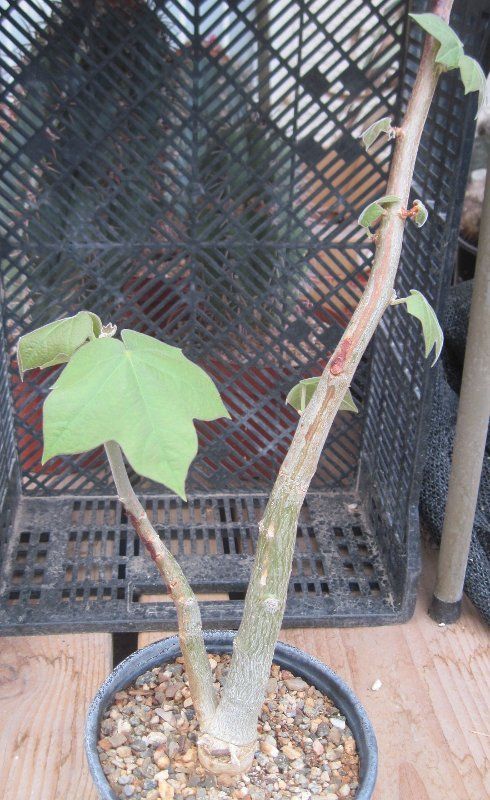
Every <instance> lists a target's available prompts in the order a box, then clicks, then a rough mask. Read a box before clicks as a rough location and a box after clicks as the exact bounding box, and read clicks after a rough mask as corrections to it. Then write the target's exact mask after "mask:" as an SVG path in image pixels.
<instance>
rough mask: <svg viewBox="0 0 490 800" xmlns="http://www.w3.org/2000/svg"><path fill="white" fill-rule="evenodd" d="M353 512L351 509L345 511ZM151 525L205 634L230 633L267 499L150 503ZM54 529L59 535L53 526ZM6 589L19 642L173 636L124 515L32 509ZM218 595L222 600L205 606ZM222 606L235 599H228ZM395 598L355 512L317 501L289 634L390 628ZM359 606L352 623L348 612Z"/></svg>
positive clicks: (0, 621) (39, 505)
mask: <svg viewBox="0 0 490 800" xmlns="http://www.w3.org/2000/svg"><path fill="white" fill-rule="evenodd" d="M349 501H350V502H349ZM143 502H145V506H146V509H147V513H148V516H149V517H150V519H151V520H152V522H153V524H154V525H155V527H156V529H157V531H158V533H159V535H160V536H161V538H162V540H163V541H164V542H165V544H166V545H167V547H168V548H169V549H170V550H171V552H172V553H173V554H174V555H175V556H176V557H177V558H178V560H179V563H180V564H181V566H182V567H183V569H184V572H185V574H186V575H187V577H188V578H189V579H190V581H191V583H192V585H193V587H194V589H195V591H197V592H198V593H206V595H207V596H208V599H207V600H205V601H203V602H202V604H201V605H202V615H203V621H204V624H205V625H208V626H210V625H219V626H220V627H227V626H228V627H229V626H232V627H235V626H236V625H237V624H238V623H239V621H240V618H241V613H242V599H243V596H244V591H245V589H246V586H247V583H248V578H249V574H250V567H251V563H252V560H253V554H254V552H255V546H256V542H257V536H258V522H259V521H260V519H261V518H262V515H263V512H264V508H265V504H266V502H267V496H266V495H265V494H255V495H234V496H230V495H222V496H216V495H211V496H209V495H207V496H206V497H190V498H189V503H188V504H184V503H182V501H181V500H179V499H176V498H174V497H170V496H168V497H148V498H146V500H144V501H143ZM55 520H56V526H55V525H54V521H55ZM10 552H11V559H10V564H11V567H10V570H9V573H8V574H5V576H4V579H3V580H2V581H1V582H0V626H1V627H2V628H3V629H4V631H5V632H8V631H9V630H19V629H20V628H21V626H22V630H23V631H24V632H35V631H36V629H37V628H38V627H39V626H42V628H43V630H50V629H52V630H67V631H68V630H69V631H72V630H82V629H84V628H87V627H88V628H90V629H99V630H116V631H117V630H121V629H123V628H124V629H126V630H127V629H129V630H130V629H138V630H141V629H144V628H151V627H155V625H157V626H163V628H164V629H165V630H168V628H169V627H170V628H172V627H173V626H174V625H175V612H174V608H173V604H172V603H171V602H169V599H170V598H169V597H168V595H166V594H165V590H164V588H163V586H162V583H161V579H160V577H159V575H158V572H157V570H156V568H155V567H154V565H153V563H152V562H151V560H150V559H149V558H148V557H147V555H146V554H145V553H142V552H141V551H140V542H139V539H138V537H137V536H136V534H135V533H134V530H133V528H132V526H131V525H130V524H128V521H127V519H126V516H125V514H124V512H123V510H122V509H121V506H120V505H119V503H118V502H117V501H115V500H113V499H112V498H94V499H91V500H88V499H87V500H72V501H71V502H68V501H67V500H65V499H59V498H49V499H40V500H39V499H33V498H25V499H24V500H23V501H22V503H21V506H20V509H19V511H18V513H17V516H16V525H15V530H13V531H12V537H11V541H10ZM213 593H214V594H216V600H212V599H209V596H210V595H212V594H213ZM227 597H228V598H229V599H227ZM393 603H394V598H393V596H392V594H391V589H390V582H389V579H388V576H387V574H386V571H385V569H384V566H383V563H382V559H381V558H380V554H379V552H378V549H377V546H376V542H375V540H373V537H372V536H371V535H370V534H369V533H368V532H367V528H366V526H365V524H364V522H363V517H362V514H361V513H360V509H359V506H358V504H357V503H356V500H355V499H354V498H353V497H349V496H348V495H345V494H341V495H338V494H329V495H328V496H325V495H323V494H319V495H317V494H312V495H310V497H309V499H308V501H307V502H306V503H305V506H304V507H303V509H302V512H301V517H300V521H299V525H298V536H297V542H296V552H295V557H294V561H293V571H292V576H291V581H290V588H289V597H288V602H287V609H286V616H285V623H286V624H287V625H302V626H304V625H314V624H319V623H321V622H327V621H328V619H329V617H330V615H331V614H332V611H333V610H335V612H336V615H337V618H338V621H339V623H340V624H354V623H355V622H356V621H357V622H360V621H362V619H364V618H365V617H366V616H367V615H368V616H371V617H372V621H373V622H378V623H379V622H387V621H389V620H390V619H391V618H392V615H393V610H394V609H393ZM353 604H355V605H356V606H357V617H356V616H353V614H352V606H353Z"/></svg>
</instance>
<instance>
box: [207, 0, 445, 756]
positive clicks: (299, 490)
mask: <svg viewBox="0 0 490 800" xmlns="http://www.w3.org/2000/svg"><path fill="white" fill-rule="evenodd" d="M451 6H452V0H438V1H437V2H436V3H435V6H434V8H435V9H436V13H439V14H440V15H441V16H443V17H444V18H445V19H447V18H448V16H449V12H450V10H451ZM438 46H439V45H438V43H437V42H435V41H434V39H432V37H430V36H428V37H427V38H426V41H425V44H424V49H423V53H422V58H421V62H420V66H419V71H418V74H417V78H416V81H415V85H414V87H413V91H412V95H411V98H410V100H409V102H408V106H407V111H406V114H405V118H404V120H403V123H402V125H401V130H400V131H399V132H398V135H397V137H396V140H395V141H396V143H395V149H394V155H393V161H392V164H391V170H390V175H389V179H388V186H387V189H386V194H387V195H395V196H397V197H399V198H400V202H398V203H394V204H392V205H391V206H390V208H389V210H387V213H386V214H384V215H383V217H382V220H381V223H380V226H379V228H378V231H377V236H376V240H375V241H376V253H375V257H374V261H373V266H372V269H371V274H370V277H369V280H368V283H367V285H366V288H365V290H364V293H363V295H362V297H361V299H360V301H359V304H358V306H357V308H356V310H355V311H354V314H353V316H352V318H351V320H350V322H349V324H348V325H347V328H346V329H345V331H344V334H343V336H342V338H341V340H340V342H339V344H338V346H337V348H336V349H335V351H334V353H333V355H332V357H331V358H330V361H329V362H328V364H327V366H326V368H325V370H324V372H323V375H322V376H321V378H320V381H319V383H318V387H317V389H316V391H315V393H314V395H313V397H312V399H311V400H310V402H309V404H308V406H307V407H306V409H305V411H304V412H303V414H302V416H301V418H300V421H299V424H298V428H297V430H296V433H295V435H294V437H293V441H292V443H291V446H290V448H289V450H288V452H287V454H286V457H285V459H284V462H283V464H282V466H281V468H280V471H279V475H278V477H277V480H276V483H275V485H274V487H273V489H272V493H271V496H270V499H269V502H268V505H267V508H266V511H265V515H264V519H263V520H262V523H261V525H260V526H259V529H260V535H259V542H258V548H257V554H256V558H255V563H254V567H253V571H252V576H251V579H250V583H249V587H248V591H247V595H246V598H245V607H244V613H243V618H242V623H241V625H240V629H239V631H238V634H237V636H236V638H235V645H234V652H233V657H232V662H231V666H230V671H229V674H228V678H227V681H226V684H225V687H224V691H223V696H222V699H221V701H220V703H219V705H218V708H217V710H216V713H215V714H214V716H213V718H212V720H211V721H210V723H209V724H208V725H207V726H206V727H205V736H204V737H203V739H202V742H201V746H200V758H201V761H202V763H204V764H205V765H206V766H207V768H208V769H213V770H214V771H223V761H224V759H223V757H222V755H219V756H218V757H217V758H215V759H214V761H213V752H214V751H215V750H216V752H218V750H219V748H218V745H219V744H220V743H221V748H222V742H228V743H229V744H230V745H232V746H233V747H234V748H235V751H234V760H235V762H236V761H237V760H238V762H240V748H243V764H245V763H246V761H247V753H248V752H249V751H250V747H251V743H253V741H254V740H255V738H256V735H257V719H258V715H259V713H260V709H261V705H262V702H263V698H264V693H265V686H266V683H267V679H268V677H269V673H270V665H271V662H272V657H273V653H274V647H275V644H276V641H277V638H278V635H279V631H280V627H281V623H282V618H283V613H284V607H285V603H286V594H287V588H288V582H289V577H290V573H291V564H292V558H293V552H294V545H295V539H296V530H297V523H298V517H299V512H300V509H301V506H302V504H303V501H304V498H305V495H306V492H307V490H308V487H309V485H310V482H311V479H312V478H313V475H314V474H315V471H316V468H317V465H318V460H319V458H320V455H321V452H322V449H323V446H324V444H325V440H326V438H327V435H328V433H329V431H330V428H331V425H332V422H333V420H334V418H335V415H336V414H337V412H338V410H339V408H340V404H341V402H342V399H343V397H344V395H345V392H346V390H347V388H348V387H349V385H350V383H351V381H352V379H353V377H354V373H355V371H356V369H357V366H358V364H359V361H360V360H361V357H362V355H363V353H364V351H365V349H366V347H367V345H368V343H369V341H370V340H371V337H372V336H373V334H374V331H375V330H376V328H377V326H378V323H379V321H380V319H381V317H382V316H383V314H384V312H385V310H386V308H387V307H388V306H389V305H390V304H391V302H392V299H393V291H394V282H395V277H396V273H397V269H398V265H399V262H400V255H401V248H402V242H403V233H404V226H405V223H404V221H403V220H402V219H401V217H400V214H399V211H400V209H401V208H407V203H408V197H409V193H410V187H411V183H412V177H413V170H414V166H415V159H416V156H417V151H418V147H419V143H420V137H421V135H422V131H423V128H424V125H425V121H426V118H427V114H428V111H429V108H430V104H431V102H432V97H433V95H434V91H435V88H436V85H437V80H438V78H439V75H440V68H439V67H438V66H437V65H436V63H435V55H436V52H437V49H438ZM271 530H272V531H273V535H272V536H270V535H265V532H266V531H267V532H269V531H271ZM219 752H220V753H221V752H222V750H220V751H219ZM230 755H231V753H230ZM229 762H230V763H229V767H230V769H231V768H232V764H231V759H229ZM237 771H238V769H237Z"/></svg>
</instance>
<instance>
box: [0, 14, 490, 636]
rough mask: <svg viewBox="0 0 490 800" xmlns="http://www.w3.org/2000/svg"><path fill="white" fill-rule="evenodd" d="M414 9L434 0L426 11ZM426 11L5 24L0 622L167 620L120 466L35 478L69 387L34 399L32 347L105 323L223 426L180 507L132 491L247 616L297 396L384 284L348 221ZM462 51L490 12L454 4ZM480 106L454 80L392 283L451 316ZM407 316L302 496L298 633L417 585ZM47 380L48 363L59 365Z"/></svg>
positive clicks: (417, 365) (442, 94) (362, 616)
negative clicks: (93, 319) (120, 330)
mask: <svg viewBox="0 0 490 800" xmlns="http://www.w3.org/2000/svg"><path fill="white" fill-rule="evenodd" d="M413 7H414V9H415V10H422V9H423V8H424V7H425V4H424V3H414V4H413ZM407 12H408V5H407V3H406V2H404V0H403V1H400V2H397V0H378V1H377V2H370V3H366V2H361V0H352V2H350V3H345V4H341V5H339V3H338V2H333V1H332V2H329V1H328V0H322V2H299V0H298V1H297V2H287V1H286V0H271V1H270V2H265V3H264V2H250V1H245V2H233V3H231V2H228V3H225V2H204V3H203V2H199V3H198V2H161V1H160V0H153V2H144V0H135V2H132V3H126V2H123V0H112V2H111V3H106V2H102V1H101V0H100V1H98V0H79V2H76V3H75V2H61V3H60V2H54V0H48V2H45V3H43V4H38V3H35V2H34V0H25V2H23V3H22V4H19V3H17V2H14V0H12V2H11V3H9V4H8V7H7V8H6V9H5V10H4V11H3V17H2V22H1V28H0V80H1V87H0V88H1V92H2V96H1V98H0V140H1V144H2V147H1V155H0V158H1V161H0V163H1V170H2V172H1V176H0V232H1V236H2V244H1V251H0V257H1V269H2V288H3V296H2V303H3V316H2V319H3V331H2V342H1V349H0V359H1V370H0V393H1V394H0V411H1V415H2V438H1V442H0V467H1V475H0V509H1V513H0V535H1V543H2V544H1V547H2V559H3V565H2V573H1V581H0V627H1V629H2V630H3V632H24V633H27V632H33V631H37V630H41V631H57V630H73V629H84V630H96V629H101V630H129V629H133V630H139V629H144V628H161V627H162V626H163V627H164V628H165V629H168V628H171V627H173V626H174V625H175V617H174V611H173V608H172V606H171V604H169V603H168V602H166V600H167V599H168V598H166V597H165V596H164V589H163V587H162V586H161V583H160V581H159V579H158V576H157V574H156V572H155V571H154V569H153V566H152V564H151V562H150V559H148V558H146V557H145V555H144V554H141V553H140V552H139V549H138V547H139V542H138V540H137V539H136V538H135V535H134V533H133V531H132V529H131V526H128V524H127V520H126V519H125V516H124V513H123V512H122V510H121V508H120V506H119V504H118V503H117V501H116V500H115V499H114V498H113V497H112V496H111V493H112V492H113V487H112V483H111V480H110V475H109V471H108V467H107V465H106V463H105V460H104V456H103V453H102V452H98V451H97V452H94V453H90V454H87V455H83V456H80V457H76V458H74V457H69V458H59V459H55V460H54V461H53V463H52V464H51V463H49V464H48V465H46V467H45V468H44V469H42V468H41V466H40V455H41V449H42V445H41V404H42V400H43V398H44V397H45V395H46V392H47V391H48V387H49V385H50V384H51V382H52V380H53V379H54V376H53V374H51V375H47V374H46V372H43V373H40V374H33V375H28V376H26V380H25V382H24V383H23V384H21V383H20V381H19V379H18V377H17V374H16V368H15V361H14V346H15V343H16V340H17V338H18V336H19V335H20V334H21V333H23V332H25V331H26V330H29V329H31V328H34V327H37V326H39V325H42V324H44V323H46V322H48V321H50V320H51V319H54V318H56V317H57V316H62V315H65V314H69V313H73V312H75V311H77V310H79V309H80V308H84V307H85V308H88V309H90V310H93V311H96V312H97V313H99V314H100V315H101V317H102V318H103V320H104V321H106V322H107V321H109V319H110V320H111V321H112V322H115V323H117V324H118V325H119V326H120V327H132V328H135V329H137V330H140V331H143V332H145V333H152V334H154V335H155V336H157V337H158V338H160V339H162V340H165V341H167V342H170V343H171V344H174V345H177V346H180V347H182V348H183V349H184V351H185V352H186V354H187V355H189V357H190V358H192V359H194V360H196V361H198V362H199V363H200V364H202V365H203V366H204V368H205V369H206V370H207V371H208V372H209V373H210V374H211V375H212V376H213V377H214V378H215V380H216V382H217V383H218V385H219V387H220V390H221V392H222V394H223V397H224V400H225V402H226V403H227V405H228V407H229V409H230V411H231V413H232V415H233V419H232V420H231V421H224V420H220V421H217V422H214V423H209V424H200V425H199V433H200V440H201V449H200V451H199V455H198V457H197V458H196V460H195V462H194V464H193V466H192V468H191V472H190V475H189V481H188V489H189V494H190V498H189V503H188V504H183V503H182V502H181V501H180V500H178V499H176V498H175V497H171V496H169V495H167V494H162V493H161V487H160V488H159V487H157V486H155V485H152V484H151V483H150V482H148V481H146V480H142V479H140V478H137V477H135V486H136V488H137V489H138V491H139V492H140V493H141V494H142V495H143V496H144V498H145V502H146V504H147V507H148V510H149V513H150V514H151V515H152V517H153V520H154V522H155V524H156V525H157V528H158V530H159V532H160V535H161V536H162V537H163V538H165V540H166V542H167V543H168V544H169V546H170V548H171V549H172V551H173V552H174V553H175V554H176V555H177V556H178V558H179V560H180V561H181V563H182V564H183V566H184V569H185V571H186V574H188V575H189V577H190V578H191V582H192V585H193V586H194V588H195V589H196V590H197V591H199V592H203V593H206V594H209V593H212V594H216V593H219V594H221V595H222V594H223V593H224V594H228V595H229V598H230V599H229V600H222V599H221V600H217V601H205V602H204V603H203V617H204V621H205V624H206V625H207V626H209V627H213V626H214V627H216V626H219V627H223V626H228V627H229V626H232V627H233V626H236V625H237V623H238V622H239V619H240V614H241V605H242V599H243V595H244V591H245V588H246V584H247V577H248V574H249V569H250V563H251V559H252V557H253V552H254V547H255V542H256V537H257V523H258V521H259V519H260V515H261V513H262V511H263V508H264V505H265V502H266V499H267V491H268V489H270V487H271V485H272V482H273V480H274V477H275V475H276V473H277V470H278V467H279V465H280V463H281V460H282V458H283V456H284V454H285V452H286V449H287V446H288V443H289V441H290V440H291V436H292V434H293V431H294V428H295V426H296V423H297V416H296V414H295V412H294V411H293V410H292V409H290V408H289V407H287V406H286V405H285V402H284V401H285V396H286V394H287V392H288V390H289V388H290V387H291V386H292V385H294V383H296V382H297V381H298V379H299V378H302V377H308V376H311V375H315V374H318V373H319V371H320V369H321V368H322V366H323V365H324V364H325V363H326V360H327V358H328V355H329V354H330V353H331V351H332V350H333V348H334V347H335V344H336V342H337V341H338V339H339V337H340V335H341V332H342V330H343V328H344V327H345V325H346V324H347V321H348V319H349V318H350V315H351V314H352V311H353V309H354V308H355V305H356V303H357V300H358V298H359V296H360V294H361V293H362V290H363V287H364V285H365V283H366V277H367V275H366V273H367V270H368V269H369V263H370V259H371V257H372V245H371V244H370V243H369V241H368V240H367V239H366V236H365V233H364V231H363V230H361V229H360V228H359V226H357V224H356V219H357V217H358V215H359V212H360V210H361V209H362V208H363V207H364V206H365V205H366V204H367V203H368V202H369V201H371V200H372V199H375V198H376V197H379V196H381V195H382V194H383V193H384V186H385V181H386V176H387V171H388V168H389V161H390V153H391V144H383V143H382V142H380V143H379V144H378V145H377V146H376V147H375V148H374V149H373V152H370V153H369V154H366V153H365V152H363V150H362V149H361V148H360V146H359V134H360V132H361V131H362V130H363V129H364V128H365V127H367V125H368V124H370V123H371V122H372V121H374V120H375V119H377V118H379V117H381V116H386V115H389V114H391V115H392V116H393V117H394V119H395V121H396V122H399V121H400V118H401V115H402V112H403V108H404V105H405V103H406V100H407V96H408V92H409V90H410V87H411V85H412V83H413V80H414V76H415V70H416V66H417V60H418V56H419V53H420V45H421V41H422V33H421V31H420V30H419V29H417V28H416V27H415V26H412V27H409V25H408V17H407ZM453 24H454V26H455V27H456V29H457V31H458V33H459V34H460V36H461V38H462V39H463V40H464V42H465V45H466V49H467V52H469V53H471V54H472V55H475V56H481V54H482V52H483V48H484V44H485V36H486V31H487V29H488V14H487V15H485V13H484V5H483V4H481V3H476V2H475V3H463V2H459V3H458V2H457V3H456V4H455V13H454V21H453ZM474 113H475V100H474V98H472V97H470V98H464V97H463V92H462V86H461V85H460V82H459V81H458V77H457V76H456V74H454V73H449V74H447V75H445V76H444V77H443V78H442V80H441V82H440V88H439V90H438V93H437V97H436V100H435V103H434V106H433V108H432V111H431V114H430V119H429V121H428V124H427V127H426V130H425V132H424V136H423V140H422V145H421V149H420V154H419V158H418V162H417V167H416V174H415V178H414V188H413V196H414V197H420V198H422V199H423V200H424V202H425V203H426V205H427V206H428V207H429V210H430V217H429V222H428V223H427V224H426V225H425V227H424V228H423V229H421V230H414V229H413V226H407V233H406V239H405V246H404V250H403V257H402V266H401V270H400V274H399V278H398V287H397V288H398V290H399V292H400V294H407V293H408V290H409V289H411V288H417V289H420V290H421V291H423V292H424V293H425V295H426V296H427V298H428V299H429V301H430V302H431V303H433V304H434V305H435V306H436V307H439V308H440V306H441V302H442V297H443V295H444V291H445V287H446V286H447V284H448V281H449V277H450V273H451V269H452V264H453V259H454V253H455V247H456V239H457V228H458V218H459V213H460V209H461V202H462V194H463V187H464V183H465V177H466V171H467V168H468V161H469V155H470V152H471V145H472V133H473V124H474V123H473V122H472V120H473V117H474ZM420 339H421V337H420V336H419V331H418V329H417V325H416V324H415V323H414V322H413V320H412V321H410V320H409V319H408V317H407V315H406V314H404V313H403V312H400V311H399V310H388V311H387V313H386V315H385V317H384V319H383V322H382V325H381V327H380V329H379V331H378V333H377V335H376V338H375V342H374V344H373V346H371V347H370V348H369V350H368V352H367V354H366V356H365V358H364V359H363V362H362V364H361V366H360V368H359V370H358V373H357V375H356V378H355V380H354V385H353V387H352V388H353V394H354V397H355V399H356V401H357V404H358V405H359V407H360V413H359V415H350V414H341V415H339V417H338V419H337V420H336V422H335V424H334V427H333V430H332V433H331V435H330V437H329V440H328V442H327V445H326V447H325V450H324V453H323V456H322V458H321V461H320V464H319V467H318V471H317V474H316V476H315V478H314V481H313V483H312V487H311V492H310V494H309V496H308V499H307V501H306V503H305V506H304V508H303V512H302V517H301V520H300V524H299V527H298V539H297V547H296V556H295V562H294V569H293V575H292V577H291V584H290V594H289V599H288V605H287V610H286V617H285V624H287V625H317V624H335V625H353V624H377V623H388V622H394V621H402V620H405V619H407V618H408V617H409V616H410V614H411V613H412V610H413V605H414V601H415V584H416V579H417V576H418V572H419V544H418V541H419V538H418V537H419V534H418V511H417V501H418V494H419V481H420V466H421V460H422V458H423V429H424V424H425V409H426V408H427V400H428V393H429V389H430V375H429V367H428V364H427V363H426V362H425V361H424V359H423V353H422V343H421V340H420ZM51 372H52V373H56V370H52V371H51Z"/></svg>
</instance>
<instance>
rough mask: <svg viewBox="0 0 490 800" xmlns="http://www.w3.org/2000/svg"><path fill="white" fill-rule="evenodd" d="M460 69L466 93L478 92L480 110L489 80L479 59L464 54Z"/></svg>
mask: <svg viewBox="0 0 490 800" xmlns="http://www.w3.org/2000/svg"><path fill="white" fill-rule="evenodd" d="M459 69H460V72H461V80H462V81H463V85H464V93H465V94H469V93H470V92H478V111H477V112H476V113H477V114H478V112H479V111H480V109H481V108H482V106H483V104H484V103H485V96H486V91H487V81H486V78H485V73H484V72H483V70H482V68H481V67H480V65H479V63H478V61H475V59H474V58H471V57H470V56H463V57H462V58H461V60H460V62H459Z"/></svg>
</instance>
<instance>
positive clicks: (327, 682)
mask: <svg viewBox="0 0 490 800" xmlns="http://www.w3.org/2000/svg"><path fill="white" fill-rule="evenodd" d="M235 635H236V631H226V630H225V631H219V630H218V631H205V632H204V641H205V645H206V650H207V651H208V652H213V651H214V652H217V653H220V652H221V653H226V652H229V653H231V652H232V648H233V639H234V637H235ZM180 655H182V654H181V650H180V644H179V638H178V636H177V635H175V636H169V637H168V638H165V639H159V640H158V641H157V642H153V643H152V644H150V645H147V646H146V647H143V648H142V649H141V650H136V651H135V652H134V653H131V655H129V656H128V657H127V658H125V659H124V661H121V662H120V663H119V664H118V665H117V666H116V667H115V668H114V670H113V671H112V672H111V673H110V674H109V675H108V677H107V678H106V679H105V681H104V682H103V684H102V685H101V687H100V688H99V690H98V692H97V694H96V695H95V697H94V699H93V700H92V702H91V704H90V707H89V710H88V714H87V722H86V726H85V735H84V744H85V753H86V756H87V760H88V764H89V768H90V772H91V774H92V778H93V780H94V783H95V786H96V789H97V791H98V792H99V796H100V798H101V800H119V798H118V796H117V795H116V793H115V792H114V791H113V790H112V789H111V787H110V785H109V782H108V781H107V778H106V776H105V774H104V772H103V770H102V766H101V763H100V759H99V754H98V751H97V742H98V739H99V727H100V721H101V718H102V714H103V712H104V710H105V708H106V707H107V706H108V705H109V704H110V702H111V701H112V699H113V697H114V695H115V693H116V692H118V691H121V690H122V689H123V688H125V687H126V686H128V685H129V684H130V683H131V682H132V681H134V680H135V679H136V678H137V677H138V676H139V675H142V674H143V673H144V672H146V671H148V670H149V669H152V668H153V667H155V666H158V665H160V664H162V663H165V662H168V661H171V660H173V659H175V658H177V657H178V656H180ZM274 663H277V664H279V665H280V666H281V667H283V668H285V669H290V670H291V672H294V673H295V674H297V675H299V676H300V677H302V678H304V679H306V680H307V681H308V682H309V683H311V684H312V685H313V686H315V687H316V688H319V690H320V691H322V692H324V693H325V694H328V696H329V697H330V698H331V699H332V700H333V702H334V703H335V705H336V706H337V708H338V709H339V711H340V712H341V714H342V715H343V716H345V717H346V720H347V724H348V726H349V728H350V729H351V731H352V735H353V737H354V739H355V742H356V747H357V752H358V754H359V761H360V772H359V788H358V790H357V793H356V800H370V799H371V797H372V793H373V790H374V786H375V783H376V776H377V765H378V747H377V742H376V736H375V733H374V729H373V726H372V724H371V722H370V720H369V718H368V716H367V713H366V711H365V709H364V707H363V706H362V704H361V702H360V701H359V699H358V698H357V696H356V695H355V694H354V692H353V691H352V689H351V688H350V687H349V686H348V685H347V684H346V683H345V681H344V680H343V679H342V678H340V677H339V676H338V675H337V674H336V673H335V672H334V671H333V670H331V669H330V667H328V666H327V665H326V664H324V663H323V662H322V661H320V660H319V659H318V658H315V657H314V656H310V655H309V654H308V653H306V652H305V651H304V650H299V649H298V648H296V647H294V646H293V645H290V644H286V643H284V642H277V644H276V648H275V651H274ZM318 684H320V686H318Z"/></svg>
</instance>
